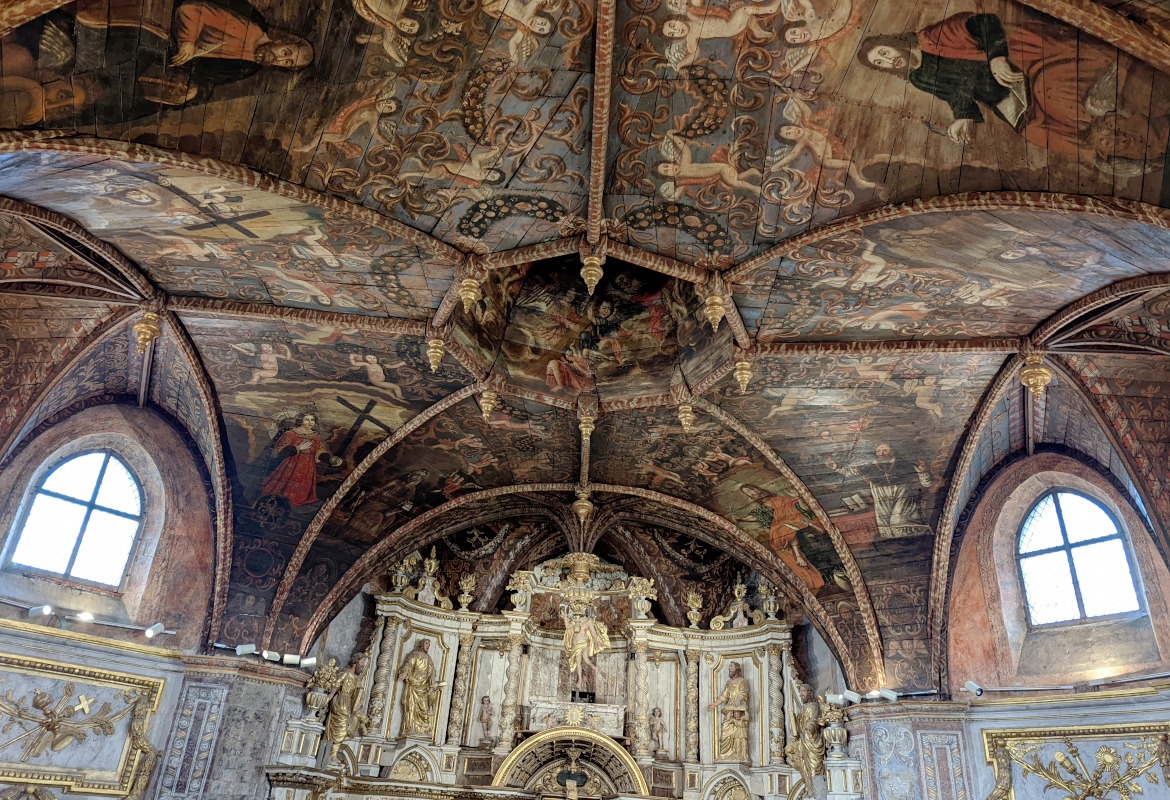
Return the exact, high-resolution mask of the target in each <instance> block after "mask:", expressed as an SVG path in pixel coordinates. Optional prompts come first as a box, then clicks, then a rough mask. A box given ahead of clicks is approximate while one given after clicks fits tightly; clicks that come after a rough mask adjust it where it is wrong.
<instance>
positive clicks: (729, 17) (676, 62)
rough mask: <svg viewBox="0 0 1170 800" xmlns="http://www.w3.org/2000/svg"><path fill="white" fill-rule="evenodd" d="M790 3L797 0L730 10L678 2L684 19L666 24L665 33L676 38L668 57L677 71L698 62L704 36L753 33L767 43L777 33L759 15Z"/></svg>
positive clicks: (678, 11) (671, 37)
mask: <svg viewBox="0 0 1170 800" xmlns="http://www.w3.org/2000/svg"><path fill="white" fill-rule="evenodd" d="M786 2H787V3H788V5H789V6H790V7H791V6H792V5H793V0H772V2H770V3H758V4H757V3H742V4H740V5H738V6H736V7H735V8H733V9H730V10H729V9H723V8H718V7H715V6H710V7H700V6H695V5H693V4H686V5H682V4H676V5H675V6H674V7H673V9H672V10H674V11H676V12H677V13H679V14H680V15H681V16H682V19H669V20H667V21H666V22H664V23H663V24H662V35H663V36H665V37H666V38H667V39H672V40H673V41H672V42H671V44H669V45H667V47H666V60H667V61H669V62H670V65H671V66H672V67H674V68H675V69H676V70H678V69H682V68H683V67H685V66H688V65H690V64H693V63H695V60H696V59H697V58H698V57H699V44H700V43H701V42H702V41H703V40H704V39H731V38H735V37H737V36H743V35H745V34H751V35H752V36H754V37H756V38H757V39H759V40H760V41H762V42H767V41H769V40H771V39H772V38H773V37H774V35H775V34H774V33H773V32H772V31H768V30H765V29H764V28H762V27H761V26H760V23H759V20H758V19H757V17H764V16H768V15H769V14H775V13H777V12H778V11H780V9H781V6H782V5H783V4H784V3H786Z"/></svg>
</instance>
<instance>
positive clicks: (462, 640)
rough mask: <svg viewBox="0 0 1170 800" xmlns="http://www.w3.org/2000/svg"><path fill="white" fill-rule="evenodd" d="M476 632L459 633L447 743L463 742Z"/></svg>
mask: <svg viewBox="0 0 1170 800" xmlns="http://www.w3.org/2000/svg"><path fill="white" fill-rule="evenodd" d="M474 644H475V634H474V633H461V634H459V655H458V656H457V657H456V658H455V685H454V686H452V687H451V715H450V717H449V718H448V720H447V744H452V743H454V744H463V718H464V715H465V714H466V711H467V690H468V688H469V687H470V684H471V670H470V669H469V667H470V666H471V648H472V645H474Z"/></svg>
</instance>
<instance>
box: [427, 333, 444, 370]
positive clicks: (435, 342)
mask: <svg viewBox="0 0 1170 800" xmlns="http://www.w3.org/2000/svg"><path fill="white" fill-rule="evenodd" d="M446 352H447V346H446V345H445V344H443V340H442V339H439V338H438V337H435V338H432V339H427V361H429V362H430V364H431V372H438V371H439V365H440V364H442V363H443V354H444V353H446Z"/></svg>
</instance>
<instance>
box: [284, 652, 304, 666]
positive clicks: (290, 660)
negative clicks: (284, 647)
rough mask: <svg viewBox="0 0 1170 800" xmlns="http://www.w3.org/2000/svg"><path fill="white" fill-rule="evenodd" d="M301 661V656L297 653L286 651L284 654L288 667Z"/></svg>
mask: <svg viewBox="0 0 1170 800" xmlns="http://www.w3.org/2000/svg"><path fill="white" fill-rule="evenodd" d="M299 663H301V657H300V656H298V655H297V654H296V653H285V654H284V665H285V666H286V667H295V666H296V665H297V664H299Z"/></svg>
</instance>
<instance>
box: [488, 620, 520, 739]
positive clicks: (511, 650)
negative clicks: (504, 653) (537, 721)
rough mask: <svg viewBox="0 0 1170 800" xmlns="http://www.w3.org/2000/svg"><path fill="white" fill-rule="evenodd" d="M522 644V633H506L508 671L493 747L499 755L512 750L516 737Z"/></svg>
mask: <svg viewBox="0 0 1170 800" xmlns="http://www.w3.org/2000/svg"><path fill="white" fill-rule="evenodd" d="M523 644H524V635H523V634H521V633H510V634H508V671H507V679H506V681H505V683H504V705H503V707H502V708H501V709H500V742H499V744H497V745H496V749H495V752H496V753H497V754H499V755H507V754H508V753H510V752H512V742H513V740H514V739H515V738H516V701H517V700H518V699H519V694H520V656H521V653H520V647H521V645H523Z"/></svg>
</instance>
